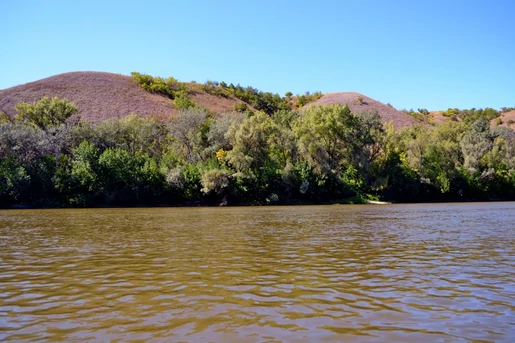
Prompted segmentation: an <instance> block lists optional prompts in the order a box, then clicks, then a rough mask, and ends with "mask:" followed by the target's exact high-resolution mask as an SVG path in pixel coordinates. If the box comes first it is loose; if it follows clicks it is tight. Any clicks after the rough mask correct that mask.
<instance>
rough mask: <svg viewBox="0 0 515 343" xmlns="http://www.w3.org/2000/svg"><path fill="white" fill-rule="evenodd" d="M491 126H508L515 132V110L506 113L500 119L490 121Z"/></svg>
mask: <svg viewBox="0 0 515 343" xmlns="http://www.w3.org/2000/svg"><path fill="white" fill-rule="evenodd" d="M490 125H491V126H506V127H509V128H512V129H514V130H515V110H513V111H509V112H504V113H502V114H501V116H500V117H499V118H496V119H492V120H491V121H490Z"/></svg>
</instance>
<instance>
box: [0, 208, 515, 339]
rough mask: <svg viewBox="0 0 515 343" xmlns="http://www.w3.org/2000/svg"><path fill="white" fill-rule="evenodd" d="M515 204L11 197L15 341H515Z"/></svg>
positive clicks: (4, 312) (4, 254) (6, 268)
mask: <svg viewBox="0 0 515 343" xmlns="http://www.w3.org/2000/svg"><path fill="white" fill-rule="evenodd" d="M514 281H515V204H514V203H490V204H445V205H391V206H320V207H257V208H249V207H244V208H200V209H199V208H196V209H184V208H181V209H164V208H162V209H91V210H39V211H32V210H25V211H0V341H37V342H42V341H48V342H56V341H63V342H73V341H74V342H79V341H85V342H86V341H87V342H90V341H99V342H104V341H113V342H114V341H116V342H119V341H122V342H124V341H141V342H144V341H150V342H169V341H190V342H209V341H212V342H264V341H269V342H276V341H287V342H335V341H336V342H355V341H359V342H382V341H391V342H399V341H403V342H405V341H413V342H417V343H421V342H466V341H492V342H494V341H495V342H503V341H504V342H512V341H513V339H515V285H514Z"/></svg>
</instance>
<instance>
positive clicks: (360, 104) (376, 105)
mask: <svg viewBox="0 0 515 343" xmlns="http://www.w3.org/2000/svg"><path fill="white" fill-rule="evenodd" d="M332 104H340V105H348V106H349V108H350V110H351V111H352V112H365V111H376V112H377V113H378V114H379V116H380V117H381V121H382V122H383V123H388V122H392V123H393V126H394V127H395V128H403V127H410V126H413V125H416V124H421V123H422V122H421V121H418V120H416V119H415V118H413V117H412V116H410V115H407V114H405V113H403V112H401V111H398V110H396V109H395V108H393V107H391V106H389V105H385V104H383V103H381V102H379V101H377V100H374V99H372V98H369V97H368V96H365V95H363V94H359V93H355V92H340V93H329V94H326V95H324V96H322V97H321V98H320V99H318V100H317V101H315V102H314V105H315V106H317V105H318V106H321V105H332Z"/></svg>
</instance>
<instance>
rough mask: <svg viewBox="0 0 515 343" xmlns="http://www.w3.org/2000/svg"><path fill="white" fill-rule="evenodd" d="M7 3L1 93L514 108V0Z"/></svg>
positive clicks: (0, 5) (2, 7) (2, 4)
mask: <svg viewBox="0 0 515 343" xmlns="http://www.w3.org/2000/svg"><path fill="white" fill-rule="evenodd" d="M148 3H149V4H147V3H146V2H144V1H131V0H125V1H107V0H102V1H97V0H88V1H57V0H54V1H52V0H48V1H28V0H27V1H0V13H2V14H3V15H2V30H1V31H0V40H1V42H2V44H1V46H2V52H1V53H0V75H1V77H0V89H4V88H8V87H11V86H15V85H19V84H23V83H26V82H30V81H35V80H38V79H41V78H44V77H48V76H51V75H55V74H59V73H64V72H69V71H78V70H94V71H107V72H113V73H120V74H130V72H131V71H138V72H142V73H147V74H152V75H156V76H163V77H167V76H173V77H175V78H177V79H179V80H181V81H191V80H195V81H197V82H205V81H207V80H217V81H226V82H233V83H235V84H236V83H240V84H241V85H243V86H246V85H251V86H253V87H256V88H258V89H260V90H264V91H271V92H274V93H275V92H276V93H279V94H281V95H283V94H284V93H285V92H287V91H291V92H293V93H304V92H305V91H307V90H309V91H317V90H318V91H322V92H324V93H326V92H337V91H357V92H360V93H363V94H365V95H367V96H370V97H372V98H375V99H377V100H379V101H382V102H384V103H388V102H389V103H391V104H392V105H394V106H395V107H397V108H399V109H403V108H406V109H410V108H413V109H417V108H427V109H430V110H436V109H447V108H448V107H458V108H472V107H476V108H484V107H493V108H500V107H503V106H515V21H514V20H513V14H514V13H515V1H513V0H489V1H488V0H483V1H479V0H431V1H423V0H420V1H418V0H411V1H400V0H389V1H386V0H384V1H382V0H375V1H374V0H369V1H366V0H347V1H346V0H339V1H338V0H335V1H323V0H321V1H280V0H275V1H268V0H265V1H245V0H239V1H225V0H217V1H211V0H205V1H204V0H202V1H201V0H198V1H189V0H181V1H175V0H170V1H149V2H148Z"/></svg>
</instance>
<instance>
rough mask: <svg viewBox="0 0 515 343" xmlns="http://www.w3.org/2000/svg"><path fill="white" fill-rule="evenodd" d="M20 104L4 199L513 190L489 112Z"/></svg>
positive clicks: (289, 197)
mask: <svg viewBox="0 0 515 343" xmlns="http://www.w3.org/2000/svg"><path fill="white" fill-rule="evenodd" d="M168 82H169V83H170V84H172V83H173V80H168ZM178 91H180V89H179V90H178ZM17 111H18V114H17V116H16V117H15V118H7V117H3V118H0V206H2V207H11V206H36V207H45V206H160V205H164V206H170V205H200V204H202V205H218V204H229V205H240V204H242V205H243V204H245V205H254V204H256V205H258V204H307V203H335V202H351V203H362V202H366V201H368V200H386V201H394V202H427V201H473V200H492V199H511V200H513V199H515V133H514V131H513V130H511V129H509V128H507V127H495V128H491V127H490V125H489V122H488V121H487V119H486V118H483V117H480V118H479V119H476V120H474V121H461V122H457V121H449V122H447V123H444V124H440V125H438V126H436V127H429V126H418V127H412V128H408V129H404V130H399V131H396V130H394V128H393V126H392V125H383V124H382V123H381V121H380V117H379V116H378V115H377V113H373V112H361V113H352V112H351V111H350V110H349V108H348V107H347V106H340V105H331V106H320V107H307V108H305V109H303V110H291V109H287V108H278V109H276V110H275V111H274V112H273V113H271V114H270V113H267V112H265V111H255V112H250V111H247V112H245V113H241V112H234V113H226V114H218V115H214V114H210V113H208V112H206V111H205V110H204V109H201V108H198V107H191V108H186V109H183V110H181V111H180V112H179V114H178V115H177V116H176V117H174V118H171V119H169V120H168V121H163V120H158V119H155V118H141V117H138V116H137V115H135V114H132V115H129V116H127V117H125V118H122V119H112V120H108V121H105V122H101V123H98V124H96V125H93V124H91V123H88V122H85V121H72V120H69V119H68V118H69V117H70V116H72V115H73V114H76V113H78V109H77V108H76V107H75V106H74V105H73V104H72V103H70V102H69V101H67V100H65V99H58V98H53V99H49V98H43V99H41V100H39V101H37V102H35V103H32V104H27V103H22V104H19V105H18V106H17Z"/></svg>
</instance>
